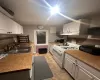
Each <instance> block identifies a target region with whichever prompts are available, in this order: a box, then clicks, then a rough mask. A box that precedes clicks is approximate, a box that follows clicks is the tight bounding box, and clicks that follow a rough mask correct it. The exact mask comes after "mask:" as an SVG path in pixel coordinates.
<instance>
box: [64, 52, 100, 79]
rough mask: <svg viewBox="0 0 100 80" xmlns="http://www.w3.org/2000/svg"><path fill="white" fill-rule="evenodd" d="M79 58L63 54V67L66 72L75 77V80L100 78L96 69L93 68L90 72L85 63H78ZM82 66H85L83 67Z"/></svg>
mask: <svg viewBox="0 0 100 80" xmlns="http://www.w3.org/2000/svg"><path fill="white" fill-rule="evenodd" d="M78 61H79V60H77V59H75V58H74V57H72V56H70V55H68V54H65V60H64V68H65V69H66V70H67V72H68V73H69V74H70V75H71V76H72V77H73V78H74V79H75V80H100V76H99V77H97V76H98V75H100V73H98V71H95V69H91V70H92V71H93V70H94V72H95V74H94V73H91V71H90V70H89V69H88V68H87V67H88V66H87V64H84V65H81V64H79V63H78ZM83 66H85V68H87V69H85V68H84V67H83Z"/></svg>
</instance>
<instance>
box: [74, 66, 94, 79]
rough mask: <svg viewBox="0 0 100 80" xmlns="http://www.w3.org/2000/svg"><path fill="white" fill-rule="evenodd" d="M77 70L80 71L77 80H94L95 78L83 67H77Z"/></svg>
mask: <svg viewBox="0 0 100 80" xmlns="http://www.w3.org/2000/svg"><path fill="white" fill-rule="evenodd" d="M76 70H78V72H77V73H76V78H75V79H76V80H93V77H92V76H91V75H90V74H89V73H87V72H86V70H85V69H83V68H82V67H80V66H77V67H76Z"/></svg>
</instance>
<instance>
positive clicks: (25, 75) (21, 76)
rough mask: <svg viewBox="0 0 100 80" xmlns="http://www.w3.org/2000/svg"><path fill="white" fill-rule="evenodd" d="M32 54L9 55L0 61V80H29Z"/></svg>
mask: <svg viewBox="0 0 100 80" xmlns="http://www.w3.org/2000/svg"><path fill="white" fill-rule="evenodd" d="M32 56H33V54H31V53H29V54H27V53H23V54H20V53H19V54H9V55H8V56H6V57H5V58H3V59H1V60H0V80H30V77H31V75H32V73H31V72H32Z"/></svg>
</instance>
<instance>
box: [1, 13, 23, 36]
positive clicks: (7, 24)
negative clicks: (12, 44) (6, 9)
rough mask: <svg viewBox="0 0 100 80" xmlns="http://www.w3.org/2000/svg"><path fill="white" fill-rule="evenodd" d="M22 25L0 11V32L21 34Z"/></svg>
mask: <svg viewBox="0 0 100 80" xmlns="http://www.w3.org/2000/svg"><path fill="white" fill-rule="evenodd" d="M21 33H23V27H22V26H21V25H19V24H18V23H16V22H15V21H13V20H12V19H10V18H8V17H7V16H5V15H4V14H2V13H0V34H21Z"/></svg>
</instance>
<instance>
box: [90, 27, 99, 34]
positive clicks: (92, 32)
mask: <svg viewBox="0 0 100 80" xmlns="http://www.w3.org/2000/svg"><path fill="white" fill-rule="evenodd" d="M88 35H100V27H91V28H89V29H88Z"/></svg>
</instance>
